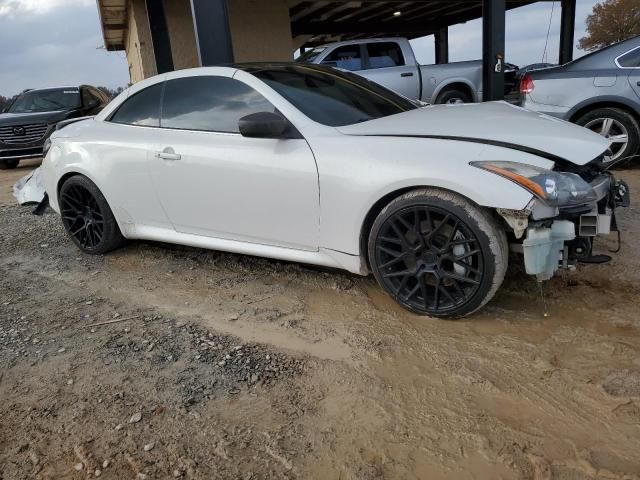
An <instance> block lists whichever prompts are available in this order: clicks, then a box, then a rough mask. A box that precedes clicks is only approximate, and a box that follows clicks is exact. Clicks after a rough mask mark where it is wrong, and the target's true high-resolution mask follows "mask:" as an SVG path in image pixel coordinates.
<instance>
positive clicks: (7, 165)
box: [0, 159, 20, 170]
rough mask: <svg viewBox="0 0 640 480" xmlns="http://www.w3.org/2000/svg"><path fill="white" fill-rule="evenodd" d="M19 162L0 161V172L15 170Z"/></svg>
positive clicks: (13, 160)
mask: <svg viewBox="0 0 640 480" xmlns="http://www.w3.org/2000/svg"><path fill="white" fill-rule="evenodd" d="M19 163H20V160H15V159H12V160H0V170H9V169H11V168H16V167H17V166H18V164H19Z"/></svg>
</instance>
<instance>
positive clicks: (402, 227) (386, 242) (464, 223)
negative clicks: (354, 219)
mask: <svg viewBox="0 0 640 480" xmlns="http://www.w3.org/2000/svg"><path fill="white" fill-rule="evenodd" d="M508 253H509V249H508V244H507V238H506V234H505V232H504V230H503V229H502V228H500V226H499V225H498V223H497V221H496V220H495V219H494V218H493V217H492V216H491V215H490V213H489V212H488V211H487V210H485V209H482V208H480V207H478V206H477V205H475V204H473V203H471V202H470V201H469V200H467V199H465V198H464V197H462V196H460V195H457V194H455V193H452V192H447V191H443V190H440V189H436V188H424V189H419V190H413V191H411V192H408V193H405V194H404V195H402V196H400V197H398V198H396V199H395V200H393V201H392V202H391V203H389V205H387V206H386V207H385V208H384V209H383V210H382V211H381V212H380V214H379V215H378V217H377V218H376V220H375V222H374V224H373V226H372V228H371V232H370V234H369V240H368V254H369V263H370V265H371V269H372V271H373V274H374V276H375V278H376V280H377V281H378V283H379V284H380V286H381V287H382V288H383V289H384V290H385V291H386V292H387V293H388V294H389V295H390V296H391V297H392V298H393V299H394V300H396V301H397V302H398V303H399V304H400V305H402V306H403V307H404V308H406V309H408V310H410V311H412V312H414V313H417V314H419V315H428V316H432V317H439V318H449V319H454V318H460V317H464V316H466V315H470V314H472V313H473V312H475V311H477V310H478V309H480V308H482V307H483V306H484V305H485V304H486V303H487V302H488V301H489V300H491V298H493V296H494V295H495V293H496V291H497V290H498V288H499V287H500V285H501V284H502V281H503V280H504V276H505V272H506V269H507V264H508Z"/></svg>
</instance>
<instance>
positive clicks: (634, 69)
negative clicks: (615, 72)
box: [616, 47, 640, 101]
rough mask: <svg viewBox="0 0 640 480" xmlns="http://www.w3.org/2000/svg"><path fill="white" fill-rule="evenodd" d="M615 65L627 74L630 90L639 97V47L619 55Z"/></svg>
mask: <svg viewBox="0 0 640 480" xmlns="http://www.w3.org/2000/svg"><path fill="white" fill-rule="evenodd" d="M616 63H617V64H618V67H620V68H622V69H624V70H625V71H627V72H629V77H628V79H629V84H630V85H631V89H632V90H633V91H634V92H635V94H636V95H637V96H638V97H640V47H636V48H634V49H633V50H631V51H629V52H627V53H625V54H623V55H620V56H619V57H618V58H616ZM636 101H637V99H636Z"/></svg>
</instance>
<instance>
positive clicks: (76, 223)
mask: <svg viewBox="0 0 640 480" xmlns="http://www.w3.org/2000/svg"><path fill="white" fill-rule="evenodd" d="M58 203H59V205H60V215H61V216H62V223H63V225H64V228H65V230H66V231H67V233H68V234H69V236H70V237H71V240H73V243H75V244H76V245H77V246H78V248H79V249H80V250H82V251H83V252H85V253H89V254H92V255H99V254H101V253H106V252H109V251H111V250H114V249H116V248H118V247H120V246H121V245H122V244H123V243H124V237H123V236H122V234H121V233H120V228H119V227H118V223H117V222H116V219H115V217H114V216H113V213H112V212H111V208H109V204H108V203H107V200H106V199H105V198H104V196H103V195H102V193H101V192H100V190H99V189H98V187H97V186H96V185H95V184H94V183H93V182H92V181H91V180H89V179H88V178H87V177H83V176H82V175H76V176H73V177H71V178H69V179H68V180H67V181H65V182H64V184H63V185H62V187H61V188H60V194H59V196H58Z"/></svg>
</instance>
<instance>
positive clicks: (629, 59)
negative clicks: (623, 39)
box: [618, 48, 640, 68]
mask: <svg viewBox="0 0 640 480" xmlns="http://www.w3.org/2000/svg"><path fill="white" fill-rule="evenodd" d="M618 63H619V64H620V66H621V67H629V68H633V67H640V48H636V49H635V50H633V51H631V52H629V53H627V54H625V55H623V56H621V57H620V58H619V59H618Z"/></svg>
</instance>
